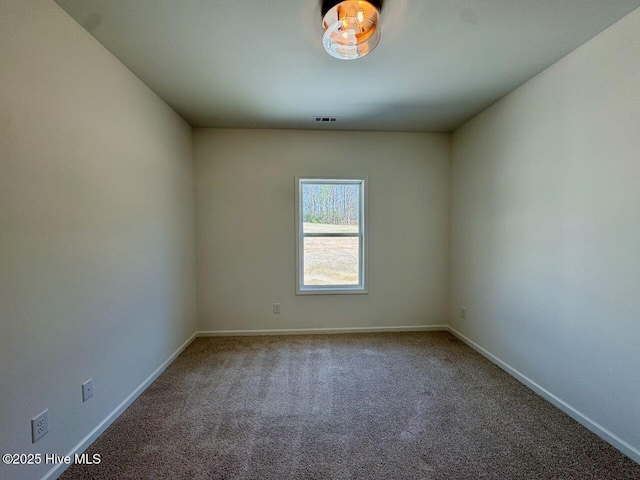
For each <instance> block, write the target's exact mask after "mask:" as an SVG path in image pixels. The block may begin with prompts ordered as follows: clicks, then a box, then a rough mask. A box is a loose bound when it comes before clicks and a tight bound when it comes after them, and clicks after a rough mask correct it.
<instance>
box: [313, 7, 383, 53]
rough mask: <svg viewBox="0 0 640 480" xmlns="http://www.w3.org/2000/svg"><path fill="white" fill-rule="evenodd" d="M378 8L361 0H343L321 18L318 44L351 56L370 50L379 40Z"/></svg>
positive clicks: (332, 51)
mask: <svg viewBox="0 0 640 480" xmlns="http://www.w3.org/2000/svg"><path fill="white" fill-rule="evenodd" d="M379 22H380V10H379V9H378V8H377V7H376V6H374V5H373V4H372V3H370V2H367V1H362V0H345V1H343V2H340V3H337V4H336V5H334V6H333V7H332V8H330V9H328V10H327V12H326V13H325V15H324V17H323V19H322V26H323V27H324V36H323V38H322V44H323V45H324V49H325V50H326V51H327V53H329V55H331V56H333V57H336V58H340V59H342V60H353V59H355V58H360V57H364V56H365V55H367V54H368V53H370V52H371V51H372V50H373V49H374V48H376V45H378V42H379V41H380V25H379Z"/></svg>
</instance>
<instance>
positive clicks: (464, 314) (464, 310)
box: [460, 307, 467, 318]
mask: <svg viewBox="0 0 640 480" xmlns="http://www.w3.org/2000/svg"><path fill="white" fill-rule="evenodd" d="M460 318H467V307H462V308H460Z"/></svg>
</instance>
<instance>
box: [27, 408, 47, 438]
mask: <svg viewBox="0 0 640 480" xmlns="http://www.w3.org/2000/svg"><path fill="white" fill-rule="evenodd" d="M48 431H49V409H46V410H45V411H44V412H42V413H41V414H40V415H38V416H36V417H33V418H32V419H31V443H36V442H37V441H38V440H40V438H42V436H43V435H44V434H45V433H47V432H48Z"/></svg>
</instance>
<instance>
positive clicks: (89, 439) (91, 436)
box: [42, 333, 196, 480]
mask: <svg viewBox="0 0 640 480" xmlns="http://www.w3.org/2000/svg"><path fill="white" fill-rule="evenodd" d="M195 338H196V334H195V333H194V334H193V335H191V336H190V337H189V338H188V339H187V341H186V342H184V343H183V344H182V345H180V347H178V349H177V350H176V351H175V352H173V353H172V354H171V356H170V357H169V358H167V359H166V360H165V361H164V363H163V364H162V365H160V366H159V367H158V368H156V369H155V370H154V371H153V373H152V374H151V375H149V376H148V377H147V378H146V379H145V380H144V381H143V382H142V383H141V384H140V385H138V387H137V388H136V389H135V390H134V391H133V392H131V393H130V394H129V396H127V398H125V399H124V400H123V401H122V402H120V404H119V405H118V406H117V407H116V408H115V409H114V410H113V411H112V412H111V413H109V415H107V416H106V417H105V418H104V419H103V420H102V421H101V422H100V423H99V424H98V425H97V426H96V427H95V428H94V429H93V430H91V431H90V432H89V433H88V434H87V436H86V437H84V438H83V439H82V440H80V442H78V444H77V445H76V446H75V447H73V448H72V449H71V451H70V452H69V453H67V455H68V456H70V457H72V458H73V456H74V455H76V454H78V455H79V454H81V453H82V452H84V451H85V450H86V449H87V447H89V445H91V444H92V443H93V442H94V441H95V440H96V439H97V438H98V437H99V436H100V435H101V434H102V432H104V431H105V430H106V429H107V428H108V427H109V425H111V424H112V423H113V422H114V421H115V420H116V419H117V418H118V417H119V416H120V415H122V412H124V411H125V410H126V409H127V407H129V405H131V404H132V403H133V402H134V401H135V399H136V398H138V397H139V396H140V394H141V393H142V392H144V391H145V390H146V389H147V387H148V386H149V385H151V383H152V382H153V381H154V380H155V379H156V378H158V377H159V376H160V374H161V373H162V372H164V371H165V369H166V368H167V367H168V366H169V365H171V362H173V361H174V360H175V359H176V358H178V355H180V354H181V353H182V351H183V350H184V349H185V348H187V347H188V346H189V344H190V343H191V342H193V341H194V340H195ZM69 466H70V465H67V464H65V463H60V464H58V465H56V466H55V467H53V468H52V469H51V470H49V471H48V472H47V473H46V474H45V475H44V477H42V480H54V479H56V478H58V477H59V476H60V475H62V473H63V472H64V471H65V470H66V469H67V468H69Z"/></svg>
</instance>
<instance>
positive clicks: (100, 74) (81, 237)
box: [0, 0, 196, 480]
mask: <svg viewBox="0 0 640 480" xmlns="http://www.w3.org/2000/svg"><path fill="white" fill-rule="evenodd" d="M0 65H1V68H0V152H1V154H0V365H1V367H0V452H1V453H7V452H14V453H37V452H41V453H56V454H60V455H62V454H67V453H68V452H69V451H70V450H71V448H72V447H73V446H74V445H76V443H78V442H79V441H80V440H81V439H82V438H83V437H84V436H85V435H86V434H87V433H88V432H89V431H90V430H91V429H92V428H94V427H95V426H96V425H97V424H98V422H99V421H100V420H102V419H103V418H104V417H105V416H106V415H107V414H108V413H109V412H111V411H112V410H113V409H114V408H115V407H116V406H117V405H118V404H119V403H120V402H121V401H122V400H123V399H124V398H125V397H126V396H127V395H128V394H130V393H131V392H132V391H133V390H134V388H135V387H137V386H138V385H139V384H140V383H141V382H142V381H143V380H144V379H145V378H147V376H149V375H150V374H151V373H152V372H153V371H154V370H155V369H156V368H157V367H158V366H160V365H161V364H162V362H164V361H165V360H166V359H167V358H168V357H169V356H170V355H171V354H172V353H173V352H174V351H175V350H176V349H177V348H178V347H179V346H180V345H181V344H182V343H183V342H185V340H186V339H187V338H189V337H190V335H192V334H193V332H194V331H195V329H196V324H195V320H196V318H195V317H196V313H195V294H194V292H195V260H194V250H195V240H194V226H193V215H194V214H193V203H194V202H193V165H192V149H191V129H190V127H189V126H188V125H187V124H186V123H185V122H184V121H183V120H182V119H181V118H180V117H179V116H178V115H177V114H176V113H175V112H173V111H172V110H171V109H170V108H169V107H168V106H167V105H166V104H165V103H163V102H162V101H161V100H160V99H159V98H158V97H157V96H156V95H155V94H154V93H152V92H151V91H150V90H149V89H148V88H147V87H146V86H145V85H144V84H142V82H140V80H138V79H137V78H136V77H135V76H134V75H133V74H132V73H131V72H130V71H128V70H127V69H126V68H125V67H124V66H123V65H122V64H121V63H120V62H119V61H118V60H116V59H115V58H114V57H113V56H112V55H111V54H110V53H109V52H107V51H106V50H105V49H104V47H102V46H101V45H100V44H98V42H97V41H96V40H94V39H93V37H91V35H89V34H88V33H87V32H86V31H84V30H83V29H82V27H80V26H79V25H78V24H77V23H76V22H75V21H74V20H72V19H71V18H70V17H69V16H68V15H67V14H66V13H65V12H64V11H63V10H62V9H61V8H60V7H58V6H57V5H56V4H55V3H54V2H52V1H48V0H0ZM89 377H93V379H94V389H95V396H94V397H93V398H92V399H91V400H89V402H87V403H84V404H83V403H82V401H81V387H80V385H81V383H82V382H83V381H84V380H86V379H87V378H89ZM45 408H48V409H49V415H50V432H49V433H48V434H47V435H45V436H44V437H43V438H42V439H41V440H40V441H39V442H38V443H36V444H34V445H32V444H31V434H30V418H31V417H33V416H34V415H35V414H37V413H39V412H41V411H42V410H44V409H45ZM50 467H51V466H50V465H48V466H47V465H39V466H33V467H7V466H5V465H2V466H0V477H1V478H3V479H18V478H19V479H22V480H25V479H35V478H40V477H41V476H42V475H43V474H44V473H45V472H46V471H47V470H48V469H49V468H50Z"/></svg>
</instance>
